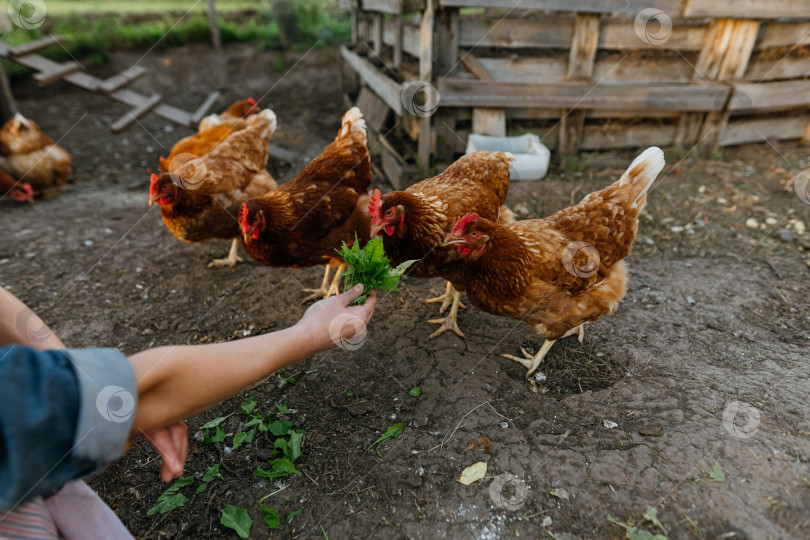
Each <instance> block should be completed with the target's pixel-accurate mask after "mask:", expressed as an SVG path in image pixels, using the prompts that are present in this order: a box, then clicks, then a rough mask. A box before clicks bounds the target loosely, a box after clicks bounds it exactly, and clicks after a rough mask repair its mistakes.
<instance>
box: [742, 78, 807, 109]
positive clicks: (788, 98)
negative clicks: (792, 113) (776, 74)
mask: <svg viewBox="0 0 810 540" xmlns="http://www.w3.org/2000/svg"><path fill="white" fill-rule="evenodd" d="M734 89H735V96H737V97H736V98H735V99H732V100H731V101H730V103H729V107H728V108H729V110H730V111H737V112H739V111H747V112H751V111H756V112H769V111H778V110H785V109H792V108H795V107H810V81H807V80H799V81H780V82H770V83H758V84H757V83H735V84H734ZM737 94H739V95H737Z"/></svg>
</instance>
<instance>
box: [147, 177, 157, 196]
mask: <svg viewBox="0 0 810 540" xmlns="http://www.w3.org/2000/svg"><path fill="white" fill-rule="evenodd" d="M157 179H158V177H157V175H156V174H155V173H152V177H151V178H150V179H149V196H150V197H154V196H155V195H157Z"/></svg>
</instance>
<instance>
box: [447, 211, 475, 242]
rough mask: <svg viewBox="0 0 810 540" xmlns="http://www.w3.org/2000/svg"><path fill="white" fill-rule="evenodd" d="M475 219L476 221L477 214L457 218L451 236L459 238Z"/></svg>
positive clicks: (472, 213) (471, 213)
mask: <svg viewBox="0 0 810 540" xmlns="http://www.w3.org/2000/svg"><path fill="white" fill-rule="evenodd" d="M476 219H478V214H476V213H475V212H470V213H468V214H466V215H463V216H461V217H460V218H458V221H456V226H455V227H453V234H454V235H456V236H461V235H462V234H464V228H465V227H466V226H467V224H468V223H472V222H473V221H475V220H476Z"/></svg>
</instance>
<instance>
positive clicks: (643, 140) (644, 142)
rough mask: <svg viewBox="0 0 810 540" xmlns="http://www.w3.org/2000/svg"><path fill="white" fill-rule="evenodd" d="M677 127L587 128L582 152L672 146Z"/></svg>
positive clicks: (663, 125) (599, 126)
mask: <svg viewBox="0 0 810 540" xmlns="http://www.w3.org/2000/svg"><path fill="white" fill-rule="evenodd" d="M674 138H675V126H673V125H666V124H660V125H653V124H636V125H632V126H629V125H626V124H607V125H593V126H585V130H584V132H583V134H582V142H581V143H580V149H581V150H606V149H611V148H638V147H640V146H650V145H656V146H672V144H673V141H674Z"/></svg>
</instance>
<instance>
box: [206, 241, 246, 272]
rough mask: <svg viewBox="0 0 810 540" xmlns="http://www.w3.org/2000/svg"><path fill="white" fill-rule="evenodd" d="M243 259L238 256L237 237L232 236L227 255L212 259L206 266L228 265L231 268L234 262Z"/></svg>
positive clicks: (234, 264)
mask: <svg viewBox="0 0 810 540" xmlns="http://www.w3.org/2000/svg"><path fill="white" fill-rule="evenodd" d="M243 260H244V259H242V257H240V256H239V238H234V239H233V241H232V242H231V250H230V251H229V252H228V256H227V257H225V258H224V259H214V260H213V261H211V262H210V263H208V268H213V267H215V266H230V267H231V268H233V267H234V266H236V263H238V262H242V261H243Z"/></svg>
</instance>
